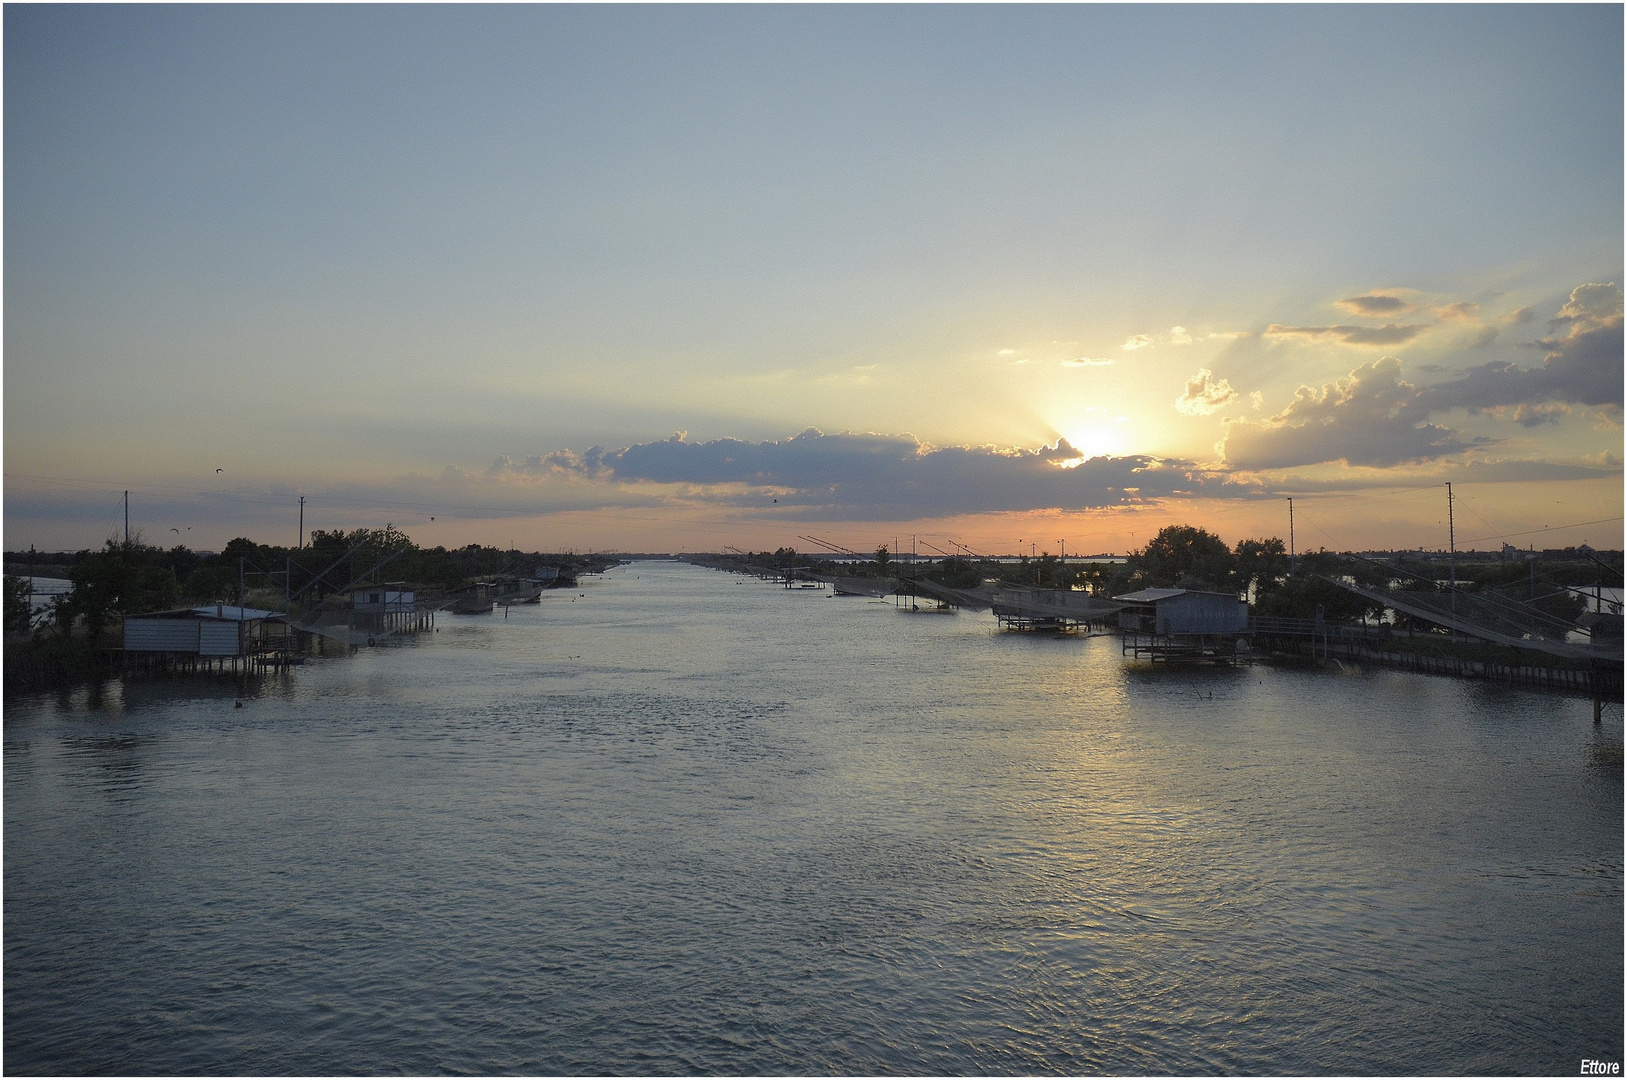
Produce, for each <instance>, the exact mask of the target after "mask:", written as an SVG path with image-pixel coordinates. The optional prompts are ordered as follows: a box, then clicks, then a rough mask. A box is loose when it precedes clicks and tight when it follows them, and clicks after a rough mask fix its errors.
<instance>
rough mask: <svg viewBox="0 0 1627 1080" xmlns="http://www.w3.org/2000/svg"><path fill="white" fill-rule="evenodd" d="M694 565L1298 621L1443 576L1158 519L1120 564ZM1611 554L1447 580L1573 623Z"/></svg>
mask: <svg viewBox="0 0 1627 1080" xmlns="http://www.w3.org/2000/svg"><path fill="white" fill-rule="evenodd" d="M697 561H701V562H703V563H704V564H705V565H708V566H715V567H718V568H719V569H727V570H737V571H742V572H748V573H749V572H755V571H760V570H785V569H789V568H791V567H800V568H804V569H806V570H809V571H811V572H813V573H815V574H821V575H825V576H837V575H843V576H854V577H866V576H870V577H896V578H905V579H908V578H917V579H925V580H930V581H936V582H939V583H941V584H944V585H948V586H951V587H953V588H960V589H970V588H975V587H977V586H978V585H980V584H983V583H995V584H1001V585H1010V586H1018V587H1024V586H1026V587H1033V588H1045V589H1070V588H1072V589H1082V590H1085V591H1088V592H1090V593H1091V594H1092V595H1095V596H1102V597H1111V596H1116V595H1121V594H1123V593H1126V592H1132V591H1134V590H1137V589H1144V588H1154V587H1162V588H1183V589H1202V590H1210V591H1216V592H1235V593H1237V594H1238V595H1240V596H1247V597H1248V599H1249V601H1250V603H1251V604H1252V605H1253V607H1254V610H1255V611H1256V612H1257V613H1258V614H1261V615H1270V616H1286V617H1291V618H1303V619H1313V618H1316V617H1317V616H1318V615H1321V617H1322V618H1324V619H1326V620H1330V621H1333V622H1357V621H1361V620H1365V619H1376V618H1377V617H1379V616H1380V615H1381V614H1382V613H1383V610H1384V605H1382V604H1378V603H1374V602H1372V601H1369V600H1366V599H1364V598H1363V597H1361V596H1358V595H1357V594H1355V593H1353V592H1350V591H1349V590H1348V589H1343V588H1340V587H1339V586H1338V585H1337V584H1335V581H1336V580H1340V579H1342V580H1345V581H1349V582H1352V583H1354V584H1358V585H1366V586H1370V587H1375V588H1386V589H1396V588H1400V589H1418V590H1423V591H1434V590H1435V589H1436V588H1437V586H1436V585H1435V582H1436V581H1437V580H1442V579H1445V578H1446V577H1447V576H1448V575H1449V573H1450V570H1449V566H1448V560H1447V559H1446V558H1445V557H1444V556H1442V555H1440V554H1438V553H1427V554H1426V553H1422V552H1402V553H1393V554H1392V553H1386V554H1384V555H1372V556H1366V557H1363V556H1356V555H1349V554H1337V553H1334V552H1328V551H1314V552H1305V553H1301V554H1299V555H1298V556H1297V558H1295V559H1293V560H1292V562H1293V565H1292V566H1290V559H1289V556H1288V549H1287V545H1286V544H1284V543H1283V541H1282V538H1281V537H1275V536H1272V537H1261V538H1252V539H1245V540H1240V541H1238V543H1237V544H1236V546H1235V547H1231V548H1228V547H1227V546H1226V543H1225V541H1224V540H1222V539H1221V538H1220V537H1219V536H1216V535H1215V534H1214V533H1211V532H1209V531H1207V530H1205V529H1202V528H1199V527H1197V526H1193V525H1171V526H1168V527H1167V528H1164V529H1162V530H1160V531H1159V533H1158V535H1157V536H1155V537H1153V538H1152V540H1150V541H1148V543H1147V546H1146V547H1144V548H1142V549H1141V550H1140V551H1137V552H1134V553H1132V554H1131V555H1130V556H1129V558H1128V559H1127V560H1125V561H1124V562H1111V563H1108V562H1083V563H1081V562H1069V563H1064V562H1062V560H1060V559H1058V558H1056V557H1055V556H1053V555H1051V554H1049V553H1046V554H1042V555H1040V556H1038V557H1036V558H1028V557H1023V558H1019V559H1017V560H1015V561H1009V562H1008V561H996V560H993V559H972V558H965V557H961V556H954V557H950V558H944V559H938V560H921V561H907V562H899V561H898V560H897V559H896V558H894V557H892V555H891V553H890V552H889V551H888V550H887V548H886V547H885V546H883V547H881V548H878V549H877V550H876V553H875V556H874V558H872V559H869V560H866V561H862V562H859V561H853V562H847V561H843V562H836V561H833V560H830V559H825V558H819V557H814V556H810V555H806V554H799V553H798V552H797V550H796V549H795V548H789V547H785V548H780V549H779V550H777V551H775V552H773V553H769V552H763V553H761V554H751V553H737V554H733V555H721V556H708V557H706V558H704V559H700V560H697ZM1621 561H1622V556H1621V552H1605V553H1602V554H1600V553H1592V554H1590V553H1587V552H1582V551H1577V550H1576V549H1565V550H1563V551H1548V552H1542V553H1534V552H1533V553H1524V552H1508V553H1505V554H1504V555H1503V556H1499V557H1496V558H1489V557H1487V556H1486V555H1484V554H1483V553H1482V554H1478V555H1472V554H1469V553H1465V554H1461V555H1459V556H1458V560H1457V580H1458V585H1459V588H1461V589H1464V590H1465V591H1468V592H1471V593H1473V592H1478V591H1483V590H1484V591H1493V590H1494V591H1496V592H1498V593H1500V594H1502V595H1504V596H1507V597H1509V598H1511V599H1516V600H1520V601H1522V602H1524V603H1528V604H1531V605H1532V606H1534V607H1535V608H1537V609H1538V610H1539V611H1542V612H1544V613H1546V614H1549V615H1553V616H1556V617H1558V618H1560V619H1563V620H1566V621H1574V620H1575V619H1576V617H1577V616H1578V615H1579V614H1580V613H1581V612H1582V609H1583V600H1582V598H1581V597H1580V596H1579V595H1578V594H1577V593H1576V592H1574V591H1572V590H1573V589H1575V588H1577V587H1582V586H1587V585H1593V584H1604V585H1619V584H1620V583H1621ZM1330 579H1332V580H1330ZM1397 625H1398V627H1399V628H1401V629H1409V628H1419V629H1422V628H1425V627H1426V625H1427V624H1424V623H1421V622H1417V621H1416V620H1413V619H1410V618H1408V617H1406V616H1400V617H1399V621H1398V623H1397ZM1556 632H1558V631H1557V630H1556Z"/></svg>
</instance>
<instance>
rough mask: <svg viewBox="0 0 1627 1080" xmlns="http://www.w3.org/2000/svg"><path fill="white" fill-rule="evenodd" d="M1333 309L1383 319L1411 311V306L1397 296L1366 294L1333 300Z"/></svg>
mask: <svg viewBox="0 0 1627 1080" xmlns="http://www.w3.org/2000/svg"><path fill="white" fill-rule="evenodd" d="M1333 303H1334V306H1335V307H1342V308H1344V309H1345V310H1346V311H1348V312H1350V313H1351V314H1353V315H1365V316H1367V317H1369V318H1384V317H1387V316H1395V315H1401V314H1404V313H1405V312H1408V311H1411V310H1412V309H1413V305H1411V304H1409V303H1407V302H1406V301H1405V300H1403V299H1401V297H1399V296H1392V295H1390V294H1389V293H1368V294H1367V295H1366V296H1351V297H1346V298H1345V299H1343V300H1335V301H1334V302H1333Z"/></svg>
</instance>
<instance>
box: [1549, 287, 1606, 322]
mask: <svg viewBox="0 0 1627 1080" xmlns="http://www.w3.org/2000/svg"><path fill="white" fill-rule="evenodd" d="M1559 319H1560V320H1562V321H1565V322H1592V323H1600V322H1604V321H1606V320H1610V319H1615V320H1618V321H1619V320H1620V319H1621V288H1620V287H1619V286H1618V285H1617V284H1616V283H1615V282H1613V281H1612V282H1608V283H1607V284H1604V285H1578V286H1576V288H1574V289H1572V290H1571V295H1570V299H1569V300H1567V301H1565V306H1564V307H1562V308H1560V309H1559Z"/></svg>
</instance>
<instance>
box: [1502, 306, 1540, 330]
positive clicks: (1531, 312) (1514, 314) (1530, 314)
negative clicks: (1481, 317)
mask: <svg viewBox="0 0 1627 1080" xmlns="http://www.w3.org/2000/svg"><path fill="white" fill-rule="evenodd" d="M1536 313H1537V309H1536V308H1528V307H1522V308H1521V309H1520V310H1518V311H1511V312H1509V313H1508V314H1507V315H1504V316H1503V324H1504V325H1505V326H1518V325H1519V324H1520V323H1528V322H1530V321H1531V320H1532V319H1533V318H1535V317H1536Z"/></svg>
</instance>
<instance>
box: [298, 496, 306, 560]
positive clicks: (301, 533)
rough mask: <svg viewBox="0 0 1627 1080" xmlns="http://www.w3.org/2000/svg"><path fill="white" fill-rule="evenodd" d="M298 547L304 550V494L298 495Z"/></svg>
mask: <svg viewBox="0 0 1627 1080" xmlns="http://www.w3.org/2000/svg"><path fill="white" fill-rule="evenodd" d="M299 549H300V550H301V551H304V550H305V496H303V495H301V496H300V497H299Z"/></svg>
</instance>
